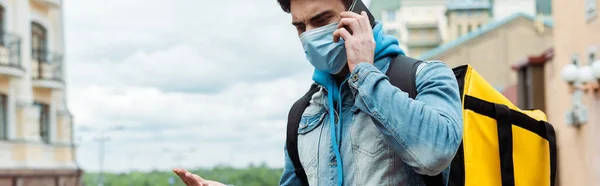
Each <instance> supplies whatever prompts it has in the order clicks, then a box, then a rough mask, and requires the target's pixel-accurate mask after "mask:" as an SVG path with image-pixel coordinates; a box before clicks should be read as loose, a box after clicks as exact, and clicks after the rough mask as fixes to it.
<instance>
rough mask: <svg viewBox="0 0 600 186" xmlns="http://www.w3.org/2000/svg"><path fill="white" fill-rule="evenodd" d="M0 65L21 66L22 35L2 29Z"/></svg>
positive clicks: (0, 35) (0, 32)
mask: <svg viewBox="0 0 600 186" xmlns="http://www.w3.org/2000/svg"><path fill="white" fill-rule="evenodd" d="M0 66H9V67H15V68H20V69H22V67H21V37H19V36H17V35H15V34H11V33H6V32H2V31H0Z"/></svg>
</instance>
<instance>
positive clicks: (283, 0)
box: [277, 0, 360, 13]
mask: <svg viewBox="0 0 600 186" xmlns="http://www.w3.org/2000/svg"><path fill="white" fill-rule="evenodd" d="M290 1H291V0H277V2H278V3H279V6H281V9H283V11H284V12H285V13H290V9H291V7H290V6H291V5H290ZM341 1H342V2H344V6H346V8H348V7H350V4H352V1H353V0H341ZM358 1H360V0H358Z"/></svg>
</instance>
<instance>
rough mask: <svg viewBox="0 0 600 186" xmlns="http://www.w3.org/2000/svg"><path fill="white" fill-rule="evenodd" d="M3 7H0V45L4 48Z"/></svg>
mask: <svg viewBox="0 0 600 186" xmlns="http://www.w3.org/2000/svg"><path fill="white" fill-rule="evenodd" d="M4 12H5V11H4V7H2V6H0V45H2V46H6V43H4Z"/></svg>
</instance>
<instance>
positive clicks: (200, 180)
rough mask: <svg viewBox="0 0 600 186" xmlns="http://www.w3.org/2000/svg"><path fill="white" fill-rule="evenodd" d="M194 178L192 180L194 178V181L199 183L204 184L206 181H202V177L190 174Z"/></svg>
mask: <svg viewBox="0 0 600 186" xmlns="http://www.w3.org/2000/svg"><path fill="white" fill-rule="evenodd" d="M192 175H193V176H194V178H196V180H198V181H199V182H203V183H204V182H206V180H204V179H202V177H200V176H198V175H196V174H192Z"/></svg>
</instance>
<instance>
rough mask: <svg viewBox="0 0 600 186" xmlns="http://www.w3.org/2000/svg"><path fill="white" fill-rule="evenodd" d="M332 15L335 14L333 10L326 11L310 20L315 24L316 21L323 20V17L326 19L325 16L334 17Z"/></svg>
mask: <svg viewBox="0 0 600 186" xmlns="http://www.w3.org/2000/svg"><path fill="white" fill-rule="evenodd" d="M332 14H333V10H325V11H323V12H321V13H318V14H317V15H315V16H312V17H311V18H310V21H311V22H314V21H317V20H319V19H321V18H323V17H325V16H329V15H332Z"/></svg>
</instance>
